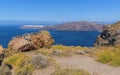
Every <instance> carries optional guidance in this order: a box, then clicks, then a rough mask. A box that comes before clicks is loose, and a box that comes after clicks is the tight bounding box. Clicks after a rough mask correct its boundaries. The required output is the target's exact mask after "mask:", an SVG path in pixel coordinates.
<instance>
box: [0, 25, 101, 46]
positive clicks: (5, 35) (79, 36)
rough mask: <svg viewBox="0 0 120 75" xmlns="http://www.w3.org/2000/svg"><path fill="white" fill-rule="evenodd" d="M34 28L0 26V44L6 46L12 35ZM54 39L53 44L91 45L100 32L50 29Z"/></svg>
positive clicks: (33, 30) (30, 30) (32, 30)
mask: <svg viewBox="0 0 120 75" xmlns="http://www.w3.org/2000/svg"><path fill="white" fill-rule="evenodd" d="M38 31H39V30H37V29H36V30H35V29H20V28H19V27H18V26H0V44H1V45H3V47H7V45H8V42H9V41H10V40H11V39H12V37H14V36H17V35H22V34H25V33H31V32H38ZM50 33H51V35H52V37H53V38H54V40H55V44H62V45H67V46H78V45H81V46H88V47H91V46H93V43H94V41H95V39H96V37H97V36H98V35H99V34H100V32H93V31H91V32H84V31H82V32H81V31H50Z"/></svg>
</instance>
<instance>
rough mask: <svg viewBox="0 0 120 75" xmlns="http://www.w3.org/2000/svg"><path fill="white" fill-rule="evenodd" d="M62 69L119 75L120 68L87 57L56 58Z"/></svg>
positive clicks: (45, 74)
mask: <svg viewBox="0 0 120 75" xmlns="http://www.w3.org/2000/svg"><path fill="white" fill-rule="evenodd" d="M54 59H55V60H56V62H58V63H59V65H60V68H62V69H63V68H75V69H84V70H86V71H88V72H90V73H91V75H119V74H120V67H113V66H110V65H108V64H101V63H99V62H97V61H95V60H94V58H92V57H89V56H85V55H74V56H71V57H54ZM53 71H55V69H54V68H53V67H48V68H46V69H43V70H36V71H34V73H33V75H50V73H52V72H53Z"/></svg>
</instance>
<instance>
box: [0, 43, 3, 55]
mask: <svg viewBox="0 0 120 75" xmlns="http://www.w3.org/2000/svg"><path fill="white" fill-rule="evenodd" d="M1 53H3V47H2V46H1V45H0V54H1Z"/></svg>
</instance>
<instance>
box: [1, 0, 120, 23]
mask: <svg viewBox="0 0 120 75" xmlns="http://www.w3.org/2000/svg"><path fill="white" fill-rule="evenodd" d="M0 20H18V21H19V20H22V21H23V20H28V21H29V20H30V21H80V20H86V21H95V20H105V21H109V20H120V0H0Z"/></svg>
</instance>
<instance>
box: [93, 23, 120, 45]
mask: <svg viewBox="0 0 120 75" xmlns="http://www.w3.org/2000/svg"><path fill="white" fill-rule="evenodd" d="M119 44H120V22H117V23H115V24H113V25H106V26H104V28H103V31H102V33H101V34H100V35H99V36H98V37H97V39H96V41H95V46H109V45H119Z"/></svg>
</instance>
